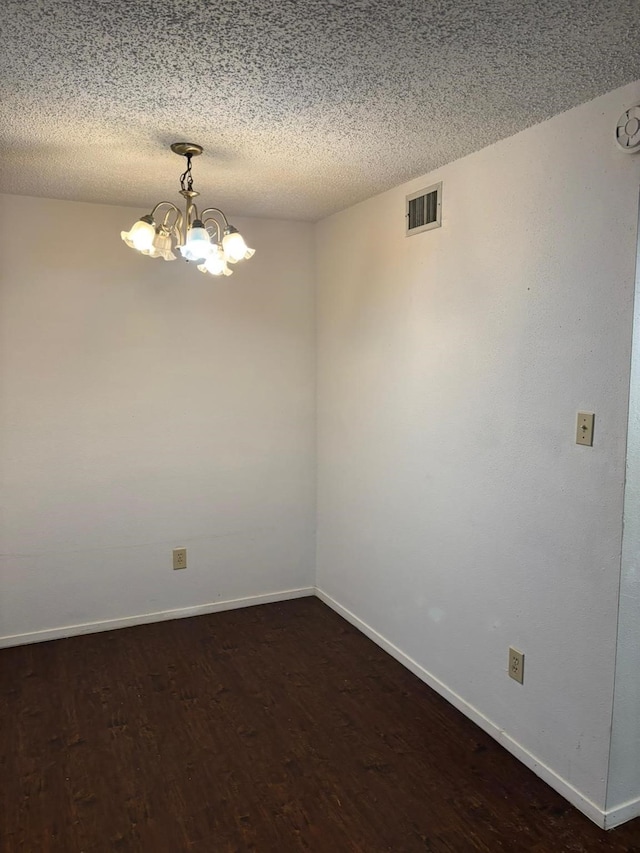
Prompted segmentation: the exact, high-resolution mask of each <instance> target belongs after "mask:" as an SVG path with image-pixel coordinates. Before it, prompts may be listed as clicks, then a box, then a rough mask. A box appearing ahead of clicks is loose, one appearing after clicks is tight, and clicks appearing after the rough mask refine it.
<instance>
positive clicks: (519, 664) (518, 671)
mask: <svg viewBox="0 0 640 853" xmlns="http://www.w3.org/2000/svg"><path fill="white" fill-rule="evenodd" d="M509 678H513V680H514V681H517V682H519V683H520V684H522V683H523V682H524V652H519V651H518V650H517V649H512V648H510V649H509Z"/></svg>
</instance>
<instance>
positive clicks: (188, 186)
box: [180, 154, 193, 192]
mask: <svg viewBox="0 0 640 853" xmlns="http://www.w3.org/2000/svg"><path fill="white" fill-rule="evenodd" d="M185 157H186V158H187V168H186V169H185V170H184V172H183V173H182V174H181V175H180V189H182V190H188V191H189V192H191V190H193V177H192V175H191V154H185Z"/></svg>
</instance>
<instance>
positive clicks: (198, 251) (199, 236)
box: [180, 219, 211, 261]
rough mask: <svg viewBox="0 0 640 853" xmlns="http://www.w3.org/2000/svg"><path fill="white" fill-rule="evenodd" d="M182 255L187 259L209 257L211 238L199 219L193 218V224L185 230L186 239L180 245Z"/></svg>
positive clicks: (197, 259)
mask: <svg viewBox="0 0 640 853" xmlns="http://www.w3.org/2000/svg"><path fill="white" fill-rule="evenodd" d="M180 252H181V253H182V257H183V258H186V259H187V260H188V261H200V260H204V259H205V258H207V257H209V253H210V252H211V240H210V238H209V234H208V232H207V230H206V228H205V227H204V225H203V224H202V222H200V220H199V219H194V220H193V225H192V226H191V228H189V230H188V231H187V240H186V243H185V244H184V246H180Z"/></svg>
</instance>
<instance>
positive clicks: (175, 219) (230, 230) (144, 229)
mask: <svg viewBox="0 0 640 853" xmlns="http://www.w3.org/2000/svg"><path fill="white" fill-rule="evenodd" d="M171 150H172V151H173V152H174V154H179V155H180V156H181V157H186V159H187V168H186V169H185V171H184V172H183V173H182V174H181V175H180V190H179V192H180V195H181V196H182V197H183V198H184V199H185V211H184V213H182V211H181V210H180V209H179V208H178V207H177V206H176V205H175V204H173V202H171V201H160V202H158V204H156V206H155V207H154V208H153V210H152V211H151V213H149V214H147V215H146V216H142V217H140V219H139V220H138V221H137V222H136V223H134V225H132V227H131V229H130V230H129V231H121V232H120V236H121V237H122V239H123V240H124V242H125V243H126V244H127V246H130V247H131V248H132V249H137V250H138V251H139V252H141V253H142V254H143V255H149V257H150V258H163V259H164V260H165V261H174V260H175V259H176V257H177V256H176V255H175V254H174V252H173V250H174V248H175V249H178V250H179V252H180V254H181V255H182V257H183V258H184V259H185V260H187V261H199V262H200V263H199V264H198V269H199V270H200V272H203V273H209V274H210V275H231V274H232V272H233V270H231V269H229V267H228V264H235V263H237V262H238V261H242V260H244V259H245V258H250V257H251V256H252V255H253V254H255V250H254V249H249V247H248V246H247V244H246V243H245V241H244V238H243V237H242V235H241V234H240V232H239V231H238V229H237V228H234V227H233V225H230V224H229V221H228V220H227V217H226V216H225V215H224V213H223V212H222V211H221V210H220V209H219V208H217V207H207V208H206V209H205V210H203V211H202V213H198V208H197V207H196V205H195V204H194V201H193V199H194V198H195V197H196V196H198V195H200V193H199V192H196V190H194V188H193V177H192V175H191V158H192V157H198V156H199V155H200V154H202V146H200V145H196V143H195V142H174V143H173V145H172V146H171Z"/></svg>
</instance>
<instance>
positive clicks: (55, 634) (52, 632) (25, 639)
mask: <svg viewBox="0 0 640 853" xmlns="http://www.w3.org/2000/svg"><path fill="white" fill-rule="evenodd" d="M309 595H315V588H314V587H312V586H309V587H301V588H299V589H285V590H282V591H281V592H268V593H264V594H263V595H251V596H248V597H246V598H231V599H227V600H226V601H212V602H208V603H207V604H196V605H194V606H192V607H180V608H177V609H175V610H158V611H156V612H155V613H139V614H137V615H135V616H125V617H123V618H121V619H105V620H103V621H100V622H85V623H83V624H81V625H65V626H64V627H62V628H49V629H47V630H44V631H32V632H30V633H28V634H12V635H10V636H6V637H0V648H8V647H9V646H23V645H27V644H28V643H44V642H46V641H47V640H59V639H62V638H64V637H75V636H77V635H78V634H96V633H98V632H100V631H113V630H115V629H116V628H129V627H131V626H133V625H146V624H147V623H149V622H164V621H166V620H169V619H187V618H189V617H190V616H202V615H204V614H205V613H217V612H218V611H220V610H236V609H238V608H240V607H253V606H254V605H256V604H271V603H272V602H275V601H287V600H288V599H290V598H304V597H305V596H309Z"/></svg>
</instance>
